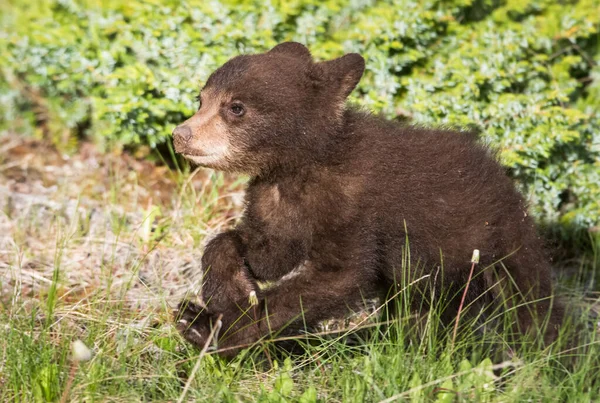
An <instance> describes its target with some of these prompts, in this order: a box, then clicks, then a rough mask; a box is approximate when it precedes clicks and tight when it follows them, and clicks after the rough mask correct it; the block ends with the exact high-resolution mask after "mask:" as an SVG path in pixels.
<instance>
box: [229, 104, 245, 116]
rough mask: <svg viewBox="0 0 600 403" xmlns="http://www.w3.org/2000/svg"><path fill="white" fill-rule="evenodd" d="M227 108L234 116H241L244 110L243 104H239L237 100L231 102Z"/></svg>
mask: <svg viewBox="0 0 600 403" xmlns="http://www.w3.org/2000/svg"><path fill="white" fill-rule="evenodd" d="M229 110H230V111H231V113H233V114H234V115H235V116H243V115H244V113H245V112H246V110H245V109H244V105H242V104H240V103H239V102H234V103H232V104H231V106H230V107H229Z"/></svg>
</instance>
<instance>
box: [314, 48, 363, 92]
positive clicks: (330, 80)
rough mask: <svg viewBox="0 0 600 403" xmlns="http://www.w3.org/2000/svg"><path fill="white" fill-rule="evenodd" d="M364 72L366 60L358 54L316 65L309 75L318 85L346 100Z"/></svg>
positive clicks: (350, 54)
mask: <svg viewBox="0 0 600 403" xmlns="http://www.w3.org/2000/svg"><path fill="white" fill-rule="evenodd" d="M364 72H365V59H363V57H362V56H361V55H359V54H358V53H348V54H347V55H344V56H342V57H340V58H337V59H334V60H329V61H326V62H320V63H316V64H314V65H313V66H312V68H311V70H310V73H309V75H310V78H311V79H312V80H313V81H314V82H315V84H316V85H318V86H325V87H327V88H328V89H329V90H332V91H334V92H336V93H338V94H339V95H341V96H342V97H343V98H344V99H346V97H348V95H350V93H351V92H352V90H354V88H355V87H356V85H357V84H358V82H359V81H360V79H361V77H362V75H363V73H364Z"/></svg>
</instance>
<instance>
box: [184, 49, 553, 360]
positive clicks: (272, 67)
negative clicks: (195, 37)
mask: <svg viewBox="0 0 600 403" xmlns="http://www.w3.org/2000/svg"><path fill="white" fill-rule="evenodd" d="M364 69H365V62H364V59H363V58H362V57H361V56H360V55H358V54H355V53H351V54H347V55H345V56H343V57H340V58H338V59H335V60H330V61H324V62H315V61H314V60H313V59H312V57H311V54H310V52H309V50H308V49H307V48H306V47H305V46H303V45H301V44H299V43H295V42H286V43H282V44H280V45H277V46H275V47H274V48H273V49H271V50H270V51H269V52H267V53H264V54H257V55H241V56H237V57H235V58H233V59H231V60H230V61H228V62H227V63H225V64H224V65H223V66H222V67H220V68H219V69H218V70H216V71H215V72H214V73H213V74H212V75H211V76H210V78H209V79H208V81H207V82H206V85H205V86H204V88H203V89H202V91H201V95H200V100H201V106H200V108H199V109H198V111H197V112H196V113H195V114H194V116H192V117H191V118H190V119H188V120H187V121H185V122H184V123H182V124H181V125H180V126H178V127H177V128H176V129H175V130H174V131H173V138H174V145H175V150H176V151H177V152H178V153H180V154H182V155H184V156H185V157H186V158H187V159H189V160H190V161H192V162H194V163H196V164H198V165H202V166H206V167H210V168H214V169H218V170H223V171H230V172H239V173H244V174H248V175H250V176H251V180H250V183H249V185H248V189H247V193H246V210H245V212H244V215H243V217H242V218H241V220H240V222H239V224H238V225H237V226H236V227H235V228H233V229H231V230H229V231H226V232H224V233H221V234H219V235H218V236H217V237H216V238H214V239H212V240H211V241H210V242H209V243H208V245H207V246H206V250H205V252H204V255H203V257H202V268H203V270H204V284H203V287H202V292H201V298H202V301H203V303H202V304H201V305H202V306H199V305H195V304H193V303H191V302H184V303H182V304H180V308H179V311H178V313H177V327H178V329H179V330H180V331H181V333H182V334H183V335H184V337H185V338H186V339H187V340H189V341H190V342H192V343H193V344H195V345H197V346H200V347H202V346H203V345H204V344H205V342H206V340H207V338H208V336H209V333H210V330H211V326H214V325H215V321H216V318H217V317H219V316H221V315H222V316H221V317H222V322H221V325H222V327H221V330H220V332H219V335H218V344H219V348H220V349H221V348H222V349H223V350H224V352H223V355H226V356H232V355H235V353H236V352H237V351H238V350H239V348H238V347H239V346H247V345H249V344H252V343H253V342H256V341H257V340H259V339H261V338H263V337H265V336H268V335H269V334H274V333H278V334H281V332H282V331H283V332H299V331H301V330H304V329H306V328H310V327H311V326H313V325H315V324H316V323H317V322H319V321H322V320H325V319H331V318H339V317H343V316H345V315H346V314H347V313H348V312H349V311H351V310H355V309H360V308H361V306H362V304H363V303H364V301H365V300H366V299H369V298H374V297H377V298H382V299H383V300H385V298H386V297H388V296H390V295H392V294H394V291H393V290H394V288H397V287H398V285H399V281H400V280H399V279H403V278H407V276H412V277H413V278H416V276H420V277H421V280H420V281H418V282H416V283H415V284H414V286H415V287H420V288H422V289H423V290H436V289H439V290H440V291H443V290H446V291H449V292H446V293H445V294H444V295H445V297H444V298H446V299H447V300H445V301H444V305H445V306H446V308H445V310H444V314H443V315H442V318H446V319H444V321H446V322H447V324H451V323H452V321H453V320H454V318H455V317H456V314H457V312H458V306H459V302H460V299H461V298H460V297H461V294H462V289H463V287H465V284H466V283H467V278H468V275H469V272H470V269H471V264H470V258H471V254H472V253H473V250H474V249H478V250H480V253H481V261H480V264H479V265H478V266H477V267H478V270H477V272H476V273H475V275H474V277H473V279H472V281H471V283H470V287H469V292H468V294H467V297H466V298H467V299H466V302H465V306H466V305H469V310H470V311H473V312H475V313H476V314H478V315H480V314H481V312H484V311H485V310H486V309H489V306H492V308H494V309H497V308H499V307H504V308H506V307H509V309H510V310H513V311H516V315H515V316H516V318H517V319H516V320H514V323H512V324H509V325H508V326H510V327H511V329H513V330H515V331H517V332H520V333H533V334H540V335H543V336H544V339H545V340H546V341H547V342H550V341H552V340H554V339H555V337H556V335H557V331H558V330H557V329H558V326H559V324H560V322H561V316H562V313H561V312H562V308H561V307H560V306H557V304H556V303H554V304H553V303H552V302H553V299H552V298H551V295H552V287H551V275H550V268H549V264H548V261H547V260H546V258H545V257H544V253H543V250H542V245H541V242H540V240H539V238H538V237H537V235H536V230H535V227H534V223H533V221H532V219H531V218H530V217H528V215H527V209H526V205H525V203H524V200H523V198H522V197H521V196H520V195H519V193H518V192H517V191H516V190H515V188H514V186H513V184H512V182H511V180H510V179H509V178H508V177H507V176H506V175H505V172H504V171H503V169H502V167H501V166H500V165H499V164H498V163H497V162H496V160H495V158H494V157H493V156H492V155H491V154H490V152H489V151H488V150H487V149H486V147H484V146H482V145H480V144H478V143H477V142H476V141H475V139H474V138H473V136H471V135H468V134H465V133H458V132H452V131H446V130H434V129H423V128H416V127H407V126H401V125H398V124H396V123H393V122H390V121H386V120H385V119H382V118H380V117H376V116H373V115H370V114H368V113H364V112H361V111H358V110H354V109H352V108H350V107H347V106H346V98H347V97H348V95H349V94H350V93H351V92H352V90H353V89H354V87H355V86H356V85H357V83H358V82H359V80H360V78H361V76H362V75H363V72H364ZM407 239H408V245H409V250H408V249H407V248H406V245H407ZM417 271H418V273H417ZM441 279H443V281H442V280H441ZM257 281H258V282H270V283H271V284H273V285H272V286H271V287H267V288H259V287H258V286H257ZM425 292H426V291H424V293H425ZM254 293H255V294H256V298H257V302H256V300H253V304H252V303H251V302H250V300H251V299H249V296H250V295H251V294H252V295H254ZM428 295H432V291H429V294H428ZM436 295H440V294H439V293H438V294H436ZM484 307H488V308H484ZM465 312H467V311H465ZM478 312H479V313H478Z"/></svg>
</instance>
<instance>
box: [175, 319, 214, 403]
mask: <svg viewBox="0 0 600 403" xmlns="http://www.w3.org/2000/svg"><path fill="white" fill-rule="evenodd" d="M222 318H223V315H219V317H218V318H217V322H216V324H215V326H214V327H213V328H212V330H211V331H210V334H209V335H208V339H206V342H205V343H204V347H202V351H200V355H199V356H198V360H197V361H196V365H194V368H193V369H192V373H191V374H190V376H189V378H188V380H187V382H186V383H185V386H184V387H183V391H182V392H181V396H179V399H177V403H181V402H183V399H184V398H185V395H186V393H187V391H188V389H189V388H190V385H191V384H192V381H193V380H194V377H195V376H196V372H198V369H199V368H200V362H201V361H202V357H204V355H205V354H206V350H207V349H208V346H209V345H210V342H211V341H212V339H213V337H214V336H215V333H216V332H217V331H218V330H219V329H220V328H221V326H222V323H223V322H221V319H222Z"/></svg>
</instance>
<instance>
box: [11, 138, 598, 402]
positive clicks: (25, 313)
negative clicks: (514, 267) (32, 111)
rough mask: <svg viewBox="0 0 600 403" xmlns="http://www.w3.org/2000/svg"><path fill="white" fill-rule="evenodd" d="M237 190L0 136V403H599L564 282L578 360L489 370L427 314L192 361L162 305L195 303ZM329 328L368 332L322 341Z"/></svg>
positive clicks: (533, 360) (472, 348)
mask: <svg viewBox="0 0 600 403" xmlns="http://www.w3.org/2000/svg"><path fill="white" fill-rule="evenodd" d="M243 183H244V179H243V178H242V179H239V178H236V177H234V176H224V175H222V174H217V173H215V172H213V171H210V170H206V169H197V170H192V171H190V170H189V169H184V168H182V169H172V168H167V167H166V166H164V165H162V164H155V163H151V162H148V159H145V160H144V159H141V158H136V156H133V155H130V154H128V153H126V152H121V153H109V154H103V153H100V152H98V150H97V149H96V148H95V147H94V146H93V145H91V144H86V143H84V144H81V145H80V147H79V151H78V152H77V153H76V154H74V155H70V156H68V155H63V154H61V153H60V152H58V151H57V150H56V149H55V148H54V147H52V146H50V145H48V144H47V143H45V142H43V141H37V140H31V139H23V138H21V137H18V136H14V135H7V134H5V135H3V136H2V137H0V324H3V325H2V327H1V328H0V399H1V400H2V401H13V400H18V401H31V400H36V401H44V400H60V399H61V398H65V399H67V398H69V399H72V400H74V401H80V400H86V401H87V400H97V399H100V400H110V401H131V400H158V401H174V400H178V399H180V400H186V399H189V400H206V401H215V400H231V401H236V400H243V401H252V400H261V401H278V402H279V401H306V402H310V401H317V400H322V401H363V400H368V401H379V400H385V399H391V400H389V401H392V400H394V401H395V400H406V399H410V400H432V401H462V400H465V401H467V400H474V399H475V400H481V401H512V400H514V399H516V400H521V399H528V398H533V399H535V400H544V399H546V398H549V399H552V398H559V399H562V400H564V399H569V398H573V399H574V400H577V399H579V400H588V399H589V400H593V399H598V398H600V395H599V392H598V389H599V384H600V378H599V376H598V375H599V374H600V364H599V363H598V359H597V358H596V357H598V346H597V344H596V343H597V340H596V339H595V337H596V336H597V335H596V329H595V326H596V323H595V322H594V314H595V312H597V311H598V304H597V301H598V295H597V294H594V293H593V292H587V293H586V294H585V295H584V296H581V295H580V296H577V297H574V296H573V295H572V294H574V293H576V292H574V291H573V288H572V287H571V288H569V289H566V288H565V287H562V288H561V290H562V292H563V294H569V295H567V297H568V298H571V301H572V305H576V306H578V311H581V312H582V314H581V315H582V317H584V320H583V321H584V322H585V324H586V326H587V327H586V329H587V330H586V331H587V332H588V333H589V337H588V341H587V343H588V344H589V346H588V347H587V348H586V349H584V350H573V349H571V350H569V348H567V347H562V346H556V347H555V348H553V349H550V350H546V351H540V350H539V349H538V350H535V349H532V351H530V352H529V353H528V354H521V355H519V354H515V353H514V352H512V351H511V350H510V349H508V348H507V351H509V354H507V353H504V354H501V356H502V357H503V359H502V360H498V359H497V357H498V356H493V357H492V355H491V354H490V355H488V354H487V353H489V352H490V351H488V350H486V349H485V348H484V347H482V346H481V345H480V344H481V343H479V341H480V340H477V339H471V338H469V336H467V337H463V338H462V339H461V341H460V342H458V343H457V345H448V344H447V343H443V342H440V341H436V340H437V339H436V338H435V337H434V333H436V334H437V332H434V331H433V330H431V329H430V328H432V327H435V315H430V316H428V317H425V322H424V323H425V325H424V328H425V330H423V328H421V331H420V336H419V338H418V339H415V338H411V337H409V336H407V334H405V331H404V330H403V329H405V328H406V327H403V326H402V325H403V324H404V325H406V323H409V322H410V320H409V319H407V320H405V321H400V322H396V323H395V324H392V325H390V324H386V325H378V323H379V322H378V320H382V319H381V318H377V317H376V316H375V315H373V314H371V313H364V314H363V315H361V316H357V317H354V318H351V319H350V320H348V321H346V322H345V323H339V322H338V323H327V324H324V325H323V329H321V330H322V334H321V336H322V337H320V338H316V339H315V340H311V341H310V342H307V343H308V344H310V345H309V346H307V350H306V352H304V353H301V354H298V355H295V356H291V357H288V358H286V357H287V356H286V355H285V354H281V353H278V352H277V351H275V350H274V348H273V345H272V343H270V342H265V343H264V345H263V346H261V347H258V348H255V349H253V350H249V351H248V352H247V353H246V354H244V355H242V356H241V357H239V358H238V359H237V360H234V361H233V362H229V363H227V362H225V361H221V360H220V359H218V358H216V356H215V355H213V354H212V353H211V352H209V353H208V354H206V355H202V356H201V355H200V352H199V351H197V350H195V349H192V348H191V347H189V346H188V345H187V344H185V342H184V341H183V340H182V339H181V338H180V337H179V335H178V334H177V333H176V332H175V331H174V327H173V323H172V310H173V308H174V307H175V305H176V304H177V302H178V301H179V300H180V299H181V298H183V297H184V296H186V295H187V296H188V297H191V298H194V295H193V292H194V291H195V290H196V291H197V290H198V288H199V285H200V281H201V278H200V276H199V274H200V273H199V270H198V262H199V257H200V255H201V252H202V245H203V243H204V242H205V239H206V238H207V237H210V236H212V235H214V234H216V233H218V232H219V231H221V230H223V229H225V228H227V227H229V226H231V225H232V224H233V223H234V222H235V220H236V218H237V217H238V216H239V213H240V211H241V209H242V208H243V205H242V200H243ZM579 294H581V293H579ZM374 318H376V319H374ZM342 325H344V326H345V327H346V328H351V329H352V328H355V327H356V326H360V327H364V326H370V327H371V328H373V327H376V326H377V329H378V331H377V332H374V334H373V333H369V334H365V335H361V334H360V333H355V332H353V334H354V336H355V337H353V338H352V339H349V338H347V337H343V338H342V337H338V336H339V334H337V333H336V335H335V336H334V337H332V336H330V335H329V333H330V331H331V330H332V329H334V330H339V329H340V328H341V327H342ZM325 334H327V335H329V336H330V337H325ZM341 335H344V333H341ZM407 337H408V340H409V341H405V340H407ZM75 340H81V341H83V342H84V343H85V344H86V345H87V346H88V347H89V348H90V349H91V350H92V357H91V360H90V361H89V362H82V363H79V364H74V363H73V360H72V355H71V343H72V342H73V341H75ZM478 343H479V344H478ZM565 345H566V344H565ZM575 353H576V354H578V355H579V357H573V356H574V354H575ZM565 357H568V360H567V361H568V362H567V363H565V360H564V359H565ZM197 362H199V366H198V368H197V369H198V371H197V372H195V371H194V370H193V367H194V365H195V364H196V363H197ZM69 373H72V374H74V378H73V383H72V385H71V386H69V385H68V384H69V381H68V379H69V376H70V375H69ZM190 378H191V379H190ZM188 381H189V386H190V387H189V389H185V385H186V383H188Z"/></svg>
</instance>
